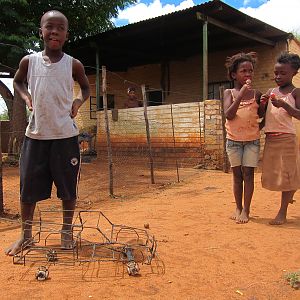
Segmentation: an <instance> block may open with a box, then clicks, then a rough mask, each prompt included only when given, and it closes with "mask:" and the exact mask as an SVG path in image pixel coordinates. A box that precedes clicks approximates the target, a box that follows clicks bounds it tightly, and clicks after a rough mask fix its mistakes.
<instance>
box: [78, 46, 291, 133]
mask: <svg viewBox="0 0 300 300" xmlns="http://www.w3.org/2000/svg"><path fill="white" fill-rule="evenodd" d="M292 45H293V47H295V46H294V44H292ZM284 50H287V43H285V42H280V43H278V44H277V45H276V46H275V47H270V46H256V47H251V48H244V49H237V50H230V51H220V52H215V53H209V56H208V59H209V60H208V76H209V77H208V81H209V84H213V83H216V82H226V81H227V82H228V79H227V74H226V69H225V67H224V63H225V59H226V57H227V56H231V55H233V54H236V53H238V52H241V51H242V52H246V53H247V52H250V51H255V52H257V54H258V61H257V65H256V66H255V74H254V80H253V85H254V87H255V88H256V89H258V90H260V91H261V92H266V91H267V90H268V88H270V87H272V86H274V81H273V67H274V63H275V60H276V57H277V56H278V55H279V53H280V52H282V51H284ZM161 74H165V75H164V78H162V75H161ZM89 81H90V85H91V95H92V96H93V97H96V80H95V75H92V76H89ZM100 81H101V74H100ZM142 84H145V86H146V88H147V89H149V90H162V86H163V87H164V92H163V104H171V103H173V104H175V103H186V102H198V101H202V100H203V99H202V56H201V55H198V56H193V57H189V58H186V59H185V60H182V61H171V62H169V64H168V65H167V66H166V65H164V66H161V65H160V64H152V65H144V66H138V67H132V68H129V69H128V71H127V72H118V73H115V72H110V71H109V70H107V93H108V94H111V95H114V104H115V108H117V109H120V108H123V107H124V102H125V101H126V99H127V94H126V92H127V88H128V87H129V86H135V87H136V94H137V96H138V98H139V99H142V92H141V85H142ZM100 85H101V82H100ZM75 90H76V92H77V91H78V87H76V88H75ZM90 107H91V105H90V100H89V99H88V100H87V101H86V102H85V103H84V105H83V106H82V107H81V109H80V111H79V114H78V117H77V118H76V121H77V123H78V125H79V127H80V128H89V127H91V126H95V125H96V120H95V119H91V117H90Z"/></svg>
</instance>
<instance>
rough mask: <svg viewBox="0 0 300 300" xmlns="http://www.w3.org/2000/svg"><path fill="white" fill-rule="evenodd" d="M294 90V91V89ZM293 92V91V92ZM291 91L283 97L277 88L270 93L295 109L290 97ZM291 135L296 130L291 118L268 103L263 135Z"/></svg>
mask: <svg viewBox="0 0 300 300" xmlns="http://www.w3.org/2000/svg"><path fill="white" fill-rule="evenodd" d="M294 90H295V89H294ZM294 90H293V91H294ZM293 91H291V92H290V93H288V94H286V95H284V94H282V93H281V92H280V91H279V88H274V89H273V90H272V93H274V94H275V95H276V97H278V98H281V99H283V100H284V101H285V102H287V103H288V104H289V105H290V106H292V107H294V108H295V107H296V101H295V99H294V97H293V96H292V93H293ZM275 132H276V133H291V134H296V128H295V125H294V123H293V120H292V116H290V115H289V114H288V112H287V111H286V110H285V109H284V108H282V107H275V106H274V105H273V104H272V102H271V101H269V102H268V107H267V111H266V125H265V133H275Z"/></svg>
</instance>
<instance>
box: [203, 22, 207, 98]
mask: <svg viewBox="0 0 300 300" xmlns="http://www.w3.org/2000/svg"><path fill="white" fill-rule="evenodd" d="M202 31H203V33H202V36H203V49H202V59H203V83H202V84H203V96H202V97H203V99H202V100H203V101H204V100H207V98H208V67H207V66H208V58H207V57H208V38H207V21H204V22H203V27H202Z"/></svg>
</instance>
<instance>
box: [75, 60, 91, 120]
mask: <svg viewBox="0 0 300 300" xmlns="http://www.w3.org/2000/svg"><path fill="white" fill-rule="evenodd" d="M73 78H74V80H76V81H77V82H78V84H79V86H80V91H79V93H78V94H77V96H76V98H75V99H74V101H73V106H72V113H71V117H72V118H75V117H76V115H77V113H78V109H79V107H80V106H81V105H82V104H83V102H84V101H85V100H86V99H87V98H88V97H89V96H90V85H89V80H88V78H87V76H86V75H85V71H84V67H83V65H82V63H81V62H80V61H79V60H77V59H74V58H73Z"/></svg>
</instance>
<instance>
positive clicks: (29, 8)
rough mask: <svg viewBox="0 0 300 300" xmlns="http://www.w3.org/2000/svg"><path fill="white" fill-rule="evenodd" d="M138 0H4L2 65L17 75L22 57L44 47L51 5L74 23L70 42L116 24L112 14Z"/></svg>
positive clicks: (0, 22) (0, 35)
mask: <svg viewBox="0 0 300 300" xmlns="http://www.w3.org/2000/svg"><path fill="white" fill-rule="evenodd" d="M135 2H136V0H109V1H107V0H0V7H1V14H0V26H1V32H0V57H1V66H2V67H3V65H4V66H6V67H7V70H10V71H11V73H12V75H13V73H14V71H15V70H16V69H17V66H18V63H19V61H20V59H21V57H23V56H24V55H25V54H28V53H29V52H31V51H37V50H39V49H41V46H42V45H41V43H40V41H39V36H38V28H39V24H40V19H41V16H42V15H43V14H44V13H45V12H47V11H49V10H51V9H57V10H60V11H61V12H62V13H64V14H65V15H66V16H67V18H68V20H69V24H70V26H69V27H70V29H69V31H70V36H69V42H73V41H75V40H78V39H80V38H84V37H87V36H90V35H94V34H97V33H100V32H103V31H105V30H107V29H111V28H113V27H114V25H113V23H112V22H111V18H113V17H116V16H117V15H118V10H119V9H124V8H125V7H126V6H127V5H129V4H133V3H135ZM66 46H67V45H66ZM2 70H3V69H2ZM0 71H1V69H0Z"/></svg>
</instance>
